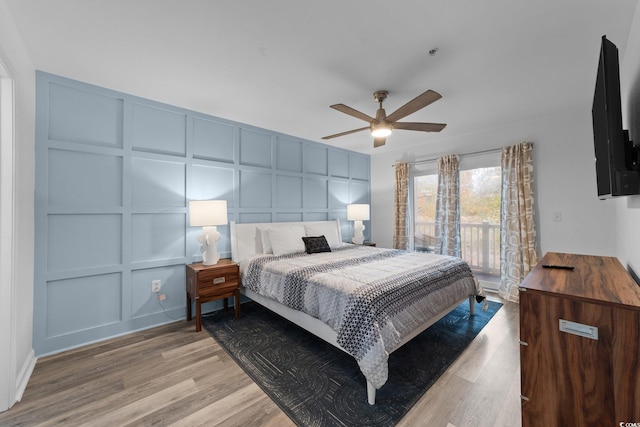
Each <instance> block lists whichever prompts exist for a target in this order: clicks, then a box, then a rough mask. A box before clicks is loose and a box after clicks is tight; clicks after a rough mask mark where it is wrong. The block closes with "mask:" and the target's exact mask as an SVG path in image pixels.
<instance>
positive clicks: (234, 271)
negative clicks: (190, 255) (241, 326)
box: [187, 259, 240, 332]
mask: <svg viewBox="0 0 640 427" xmlns="http://www.w3.org/2000/svg"><path fill="white" fill-rule="evenodd" d="M239 278H240V271H239V268H238V264H236V263H235V262H233V261H231V260H230V259H221V260H220V261H218V263H217V264H216V265H203V264H202V263H201V262H199V263H196V264H188V265H187V320H191V300H192V299H193V300H195V302H196V332H200V331H201V330H202V303H203V302H209V301H215V300H219V299H222V298H224V309H225V310H226V309H228V308H229V302H228V300H227V298H230V297H234V298H235V299H234V308H235V316H236V319H238V318H239V317H240V280H239Z"/></svg>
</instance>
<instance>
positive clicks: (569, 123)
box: [371, 64, 616, 255]
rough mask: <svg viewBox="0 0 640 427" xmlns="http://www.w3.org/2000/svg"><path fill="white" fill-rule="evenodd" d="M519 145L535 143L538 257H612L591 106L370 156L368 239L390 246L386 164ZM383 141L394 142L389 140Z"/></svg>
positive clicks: (610, 219)
mask: <svg viewBox="0 0 640 427" xmlns="http://www.w3.org/2000/svg"><path fill="white" fill-rule="evenodd" d="M595 66H596V65H595V64H594V67H595ZM594 72H595V71H594ZM450 122H451V123H450V124H449V125H450V126H455V121H454V120H451V121H450ZM521 141H530V142H533V143H534V148H533V150H534V179H535V196H536V207H537V215H538V217H537V223H538V228H537V232H538V242H539V245H538V249H539V252H540V254H541V255H542V254H544V253H546V252H550V251H554V252H571V253H580V254H593V255H613V254H614V253H615V249H616V236H615V230H616V228H615V224H614V219H615V202H613V201H601V200H598V198H597V192H596V176H595V164H594V152H593V132H592V124H591V105H585V107H584V108H583V109H581V110H579V111H578V110H574V111H567V112H565V113H563V114H555V115H548V116H543V117H539V118H536V119H532V120H529V121H527V122H523V123H518V124H513V125H510V126H504V127H502V128H498V129H493V130H490V131H484V132H479V133H476V134H472V135H468V136H467V137H464V138H457V139H451V140H443V141H439V142H425V144H424V147H420V148H419V149H416V150H414V151H413V152H401V151H397V152H391V153H385V154H379V155H376V154H374V155H373V156H372V160H371V192H372V194H371V200H372V202H371V204H372V209H371V210H372V213H371V215H372V218H371V219H372V230H371V231H372V236H371V239H372V241H374V242H377V243H378V244H379V246H384V247H391V245H392V243H393V188H394V179H395V178H394V169H393V168H392V167H391V165H392V164H393V163H394V162H395V161H396V160H398V159H406V160H413V159H417V160H420V159H428V158H435V157H438V156H440V155H442V154H449V153H456V154H463V155H464V153H471V152H476V151H481V150H487V149H493V148H499V147H503V146H507V145H511V144H515V143H518V142H521ZM388 143H389V144H393V141H392V139H391V138H390V139H389V141H388ZM554 212H559V213H561V215H562V221H561V222H554V221H553V220H552V214H553V213H554Z"/></svg>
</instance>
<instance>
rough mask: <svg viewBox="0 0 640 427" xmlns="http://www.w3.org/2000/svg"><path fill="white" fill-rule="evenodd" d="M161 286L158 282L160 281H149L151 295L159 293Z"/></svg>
mask: <svg viewBox="0 0 640 427" xmlns="http://www.w3.org/2000/svg"><path fill="white" fill-rule="evenodd" d="M161 286H162V283H161V282H160V280H152V281H151V292H153V293H158V292H160V287H161Z"/></svg>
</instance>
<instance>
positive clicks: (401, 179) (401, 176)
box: [393, 162, 409, 249]
mask: <svg viewBox="0 0 640 427" xmlns="http://www.w3.org/2000/svg"><path fill="white" fill-rule="evenodd" d="M395 167H396V191H395V199H394V208H395V226H394V229H393V230H394V231H393V247H394V248H395V249H406V248H407V200H408V197H409V164H408V163H406V162H397V163H396V165H395Z"/></svg>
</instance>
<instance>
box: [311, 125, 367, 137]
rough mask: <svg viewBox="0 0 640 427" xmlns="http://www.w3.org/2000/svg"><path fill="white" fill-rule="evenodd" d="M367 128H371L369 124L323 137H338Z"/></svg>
mask: <svg viewBox="0 0 640 427" xmlns="http://www.w3.org/2000/svg"><path fill="white" fill-rule="evenodd" d="M365 129H369V126H367V127H364V128H360V129H353V130H348V131H346V132H340V133H336V134H333V135H329V136H323V137H322V139H331V138H337V137H339V136H344V135H349V134H350V133H356V132H360V131H361V130H365Z"/></svg>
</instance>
